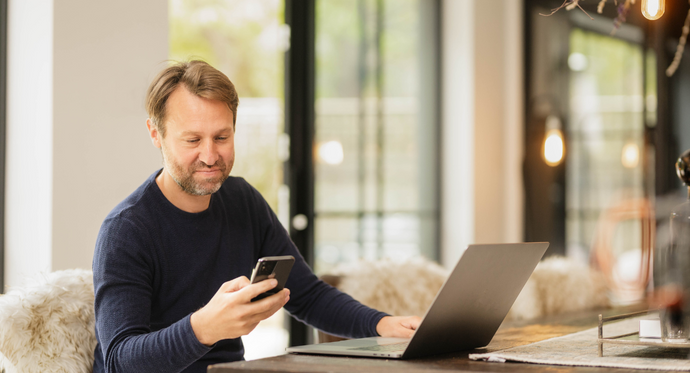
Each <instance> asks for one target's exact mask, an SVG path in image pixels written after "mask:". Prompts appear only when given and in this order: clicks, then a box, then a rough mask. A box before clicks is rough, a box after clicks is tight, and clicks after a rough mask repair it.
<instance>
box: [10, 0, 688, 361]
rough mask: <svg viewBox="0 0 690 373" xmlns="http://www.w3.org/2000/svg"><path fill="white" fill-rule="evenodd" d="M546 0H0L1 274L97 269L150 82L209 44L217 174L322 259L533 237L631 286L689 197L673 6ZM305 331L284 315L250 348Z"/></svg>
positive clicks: (17, 277) (138, 153)
mask: <svg viewBox="0 0 690 373" xmlns="http://www.w3.org/2000/svg"><path fill="white" fill-rule="evenodd" d="M562 3H563V2H562V1H561V0H553V1H552V0H203V1H198V0H145V1H140V0H139V1H134V0H122V1H119V2H116V3H102V2H92V1H88V0H65V1H59V2H54V1H52V0H0V96H2V99H0V134H1V135H2V136H0V148H1V149H0V156H1V157H2V159H1V161H0V188H2V189H3V192H2V193H0V196H2V200H1V201H0V204H1V205H2V206H0V211H2V212H3V214H2V216H0V219H2V224H0V230H1V232H0V233H1V234H2V240H0V242H1V243H2V247H0V261H2V265H0V271H2V275H0V289H5V288H6V287H8V286H15V285H19V284H21V283H22V280H23V279H24V278H25V277H26V276H30V275H32V274H34V273H37V272H41V271H51V270H59V269H66V268H75V267H79V268H90V267H91V259H92V255H93V247H94V243H95V240H96V235H97V233H98V228H99V227H100V224H101V222H102V220H103V218H104V217H105V216H106V214H107V213H108V212H109V211H110V210H111V209H112V208H113V207H114V206H115V205H116V204H117V203H118V202H119V201H121V200H122V199H123V198H125V197H126V196H127V195H128V194H129V193H131V192H132V191H133V190H134V189H135V188H136V187H137V186H139V185H140V184H141V183H142V182H143V180H144V179H145V178H146V177H147V176H148V175H150V174H151V173H152V172H154V171H155V170H157V169H158V168H159V167H161V166H162V162H161V157H160V154H159V152H158V151H157V150H156V149H155V148H154V147H153V146H151V144H150V142H149V140H148V136H147V133H146V129H145V120H146V117H147V115H146V113H145V110H144V102H143V100H144V94H145V91H146V88H147V86H148V84H149V82H150V80H151V79H152V78H153V77H154V76H155V74H156V73H157V72H158V71H160V70H161V69H162V68H163V67H165V66H166V64H167V61H169V60H176V61H179V60H188V59H203V60H205V61H207V62H209V63H210V64H211V65H213V66H215V67H216V68H218V69H220V70H221V71H223V72H224V73H225V74H227V75H228V77H230V79H231V80H232V81H233V82H234V83H235V85H236V87H237V90H238V92H239V95H240V106H239V111H238V118H237V133H236V140H235V141H236V151H237V155H236V158H237V160H236V163H235V167H234V169H233V171H232V175H235V176H242V177H244V178H246V179H247V180H248V181H249V182H250V183H251V184H252V185H254V186H255V187H256V188H257V189H258V190H259V191H260V192H261V193H262V194H263V196H264V197H265V198H266V200H267V201H268V202H269V204H270V205H271V207H272V208H273V209H274V211H275V212H276V213H277V214H278V216H279V218H280V220H281V222H282V223H283V225H284V226H285V228H286V229H288V230H289V232H290V235H291V237H292V239H293V241H294V242H295V243H296V245H297V246H298V248H299V249H300V251H301V253H302V254H303V256H304V257H305V259H307V261H308V262H309V263H310V265H312V268H313V269H314V270H315V272H316V273H317V274H323V273H327V272H329V271H330V270H331V269H333V268H335V267H336V266H338V265H342V264H344V263H355V262H357V261H359V260H377V259H382V258H391V259H395V260H402V259H406V258H416V257H425V258H427V259H429V260H431V261H435V262H438V263H440V264H442V265H443V266H444V267H446V268H451V267H452V266H453V265H454V264H455V262H456V261H457V259H458V258H459V257H460V255H461V254H462V251H463V250H464V248H465V247H466V246H467V244H470V243H499V242H522V241H548V242H550V244H551V245H550V248H549V252H548V253H547V255H550V256H551V255H561V256H567V257H569V258H571V259H573V260H575V261H579V262H581V263H585V264H588V265H592V266H595V267H597V268H600V269H602V270H603V271H604V272H606V273H607V275H608V278H609V280H610V281H611V287H612V290H613V293H614V294H613V295H612V297H613V298H614V300H616V301H618V302H621V303H625V302H632V301H635V300H639V297H640V293H639V289H643V290H644V288H645V286H647V285H648V282H647V280H648V278H649V276H650V274H649V271H650V269H649V268H650V262H651V252H652V249H653V248H654V247H655V246H658V245H663V244H665V241H664V240H668V237H667V234H666V232H667V230H668V227H667V222H668V216H669V214H670V212H671V209H672V207H673V206H674V205H676V204H678V203H680V202H682V201H683V200H684V199H685V198H686V196H685V192H684V191H683V188H682V187H681V184H680V182H679V181H678V179H677V178H676V177H675V171H674V168H673V167H674V162H675V159H676V158H677V157H678V155H679V154H680V152H682V151H683V150H685V149H688V148H690V126H688V125H687V123H686V122H687V121H688V120H689V119H690V112H688V111H689V110H690V109H689V108H688V105H687V102H688V100H690V60H689V59H688V57H687V56H686V58H683V60H682V62H681V64H680V66H679V68H678V71H677V72H676V73H675V74H674V75H673V76H671V77H669V76H667V75H666V74H665V71H666V68H667V67H668V65H669V64H670V63H671V60H672V59H673V56H674V53H675V51H676V46H677V44H678V40H679V38H680V36H681V29H682V24H683V21H684V19H685V16H686V14H687V12H688V8H689V7H690V5H688V3H687V2H686V1H684V0H666V14H665V15H664V16H663V17H662V18H661V19H659V20H656V21H648V20H646V19H644V18H643V17H642V16H641V15H640V9H639V4H638V5H636V6H633V7H632V8H631V9H625V8H623V7H622V5H624V4H626V2H624V1H621V0H619V1H618V3H616V4H614V2H613V1H612V0H609V1H607V2H606V3H605V6H604V8H603V11H602V12H601V13H598V12H597V5H598V3H599V1H581V6H582V8H583V9H582V10H581V9H578V8H575V9H573V10H571V11H567V10H566V9H561V10H559V11H558V12H556V13H554V14H553V15H550V16H545V15H548V14H550V13H551V12H552V11H551V10H552V9H554V8H557V7H558V6H560V5H561V4H562ZM585 11H586V13H585ZM622 20H624V22H622ZM686 54H687V53H686ZM630 289H632V290H630ZM616 290H618V292H616ZM626 290H629V291H627V292H626ZM636 290H637V292H635V291H636ZM312 335H313V331H311V330H309V329H307V328H305V327H304V326H302V325H301V324H299V323H297V322H295V321H291V320H290V318H289V317H285V315H283V314H282V313H280V314H278V315H276V316H275V317H273V318H272V319H270V320H268V321H267V322H264V323H262V324H261V326H260V327H259V328H257V329H256V330H255V331H254V332H253V333H252V334H250V335H249V336H248V337H246V338H245V344H246V345H247V358H248V359H252V358H258V357H262V356H270V355H273V354H279V353H282V352H283V351H284V348H285V346H286V345H288V344H289V343H293V344H298V343H304V342H306V341H310V340H311V339H312V338H313V337H312Z"/></svg>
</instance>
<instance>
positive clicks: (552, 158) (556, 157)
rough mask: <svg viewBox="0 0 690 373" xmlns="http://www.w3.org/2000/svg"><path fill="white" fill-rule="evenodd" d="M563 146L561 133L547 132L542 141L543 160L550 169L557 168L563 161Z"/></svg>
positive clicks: (553, 130) (554, 130) (555, 130)
mask: <svg viewBox="0 0 690 373" xmlns="http://www.w3.org/2000/svg"><path fill="white" fill-rule="evenodd" d="M564 153H565V146H564V144H563V133H561V131H560V130H558V129H552V130H549V131H548V132H547V133H546V140H544V160H545V161H546V164H548V165H549V166H551V167H556V166H558V165H559V164H560V163H561V161H562V160H563V154H564Z"/></svg>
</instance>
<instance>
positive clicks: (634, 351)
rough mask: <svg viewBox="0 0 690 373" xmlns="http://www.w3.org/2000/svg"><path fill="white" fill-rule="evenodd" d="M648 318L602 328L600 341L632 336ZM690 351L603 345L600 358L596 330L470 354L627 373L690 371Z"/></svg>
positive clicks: (629, 320)
mask: <svg viewBox="0 0 690 373" xmlns="http://www.w3.org/2000/svg"><path fill="white" fill-rule="evenodd" d="M644 318H650V317H649V316H643V317H637V318H633V319H627V320H623V321H619V322H616V323H607V324H605V325H604V337H605V338H606V337H611V336H616V335H621V334H624V333H630V332H635V331H637V330H638V329H639V320H641V319H644ZM688 353H690V349H685V348H661V347H654V346H651V347H650V346H630V345H617V344H607V343H604V356H603V357H599V355H598V344H597V328H592V329H587V330H584V331H581V332H578V333H573V334H568V335H565V336H562V337H556V338H552V339H547V340H544V341H541V342H536V343H532V344H528V345H525V346H519V347H513V348H509V349H506V350H502V351H495V352H490V353H485V354H470V356H469V357H470V359H472V360H486V361H492V362H505V361H516V362H523V363H535V364H550V365H569V366H589V367H614V368H630V369H653V370H677V371H690V359H689V358H688Z"/></svg>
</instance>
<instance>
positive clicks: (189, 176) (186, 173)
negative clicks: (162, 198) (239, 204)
mask: <svg viewBox="0 0 690 373" xmlns="http://www.w3.org/2000/svg"><path fill="white" fill-rule="evenodd" d="M161 150H162V153H163V162H164V164H165V167H166V168H167V169H168V170H167V172H168V174H169V175H170V177H171V178H172V179H173V180H175V182H176V183H177V185H179V186H180V188H181V189H182V191H183V192H185V193H187V194H190V195H193V196H206V195H209V194H213V193H215V192H217V191H218V190H220V187H221V186H223V183H224V182H225V180H227V178H228V176H229V174H230V172H227V164H226V163H225V161H223V159H222V158H219V159H218V160H217V161H216V163H215V164H213V165H211V166H209V165H207V164H206V163H204V162H202V161H200V160H197V161H196V162H194V164H192V165H191V166H190V167H189V169H188V170H184V169H183V168H182V166H180V165H179V164H177V163H175V162H170V157H168V156H166V153H167V152H166V151H165V149H164V148H162V149H161ZM212 167H217V168H218V169H220V176H219V177H216V178H211V179H205V180H204V182H205V184H208V183H212V185H210V186H209V185H204V184H201V183H199V182H197V181H196V180H195V179H194V172H195V171H197V170H199V169H204V168H212Z"/></svg>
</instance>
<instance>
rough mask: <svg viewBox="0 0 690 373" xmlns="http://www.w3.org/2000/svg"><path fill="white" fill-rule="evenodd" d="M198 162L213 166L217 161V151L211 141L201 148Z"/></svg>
mask: <svg viewBox="0 0 690 373" xmlns="http://www.w3.org/2000/svg"><path fill="white" fill-rule="evenodd" d="M199 160H200V161H202V162H204V163H205V164H207V165H208V166H213V165H214V164H216V161H217V160H218V149H217V147H216V144H215V143H214V142H213V141H207V142H206V143H205V144H204V146H203V147H202V148H201V152H200V154H199Z"/></svg>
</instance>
